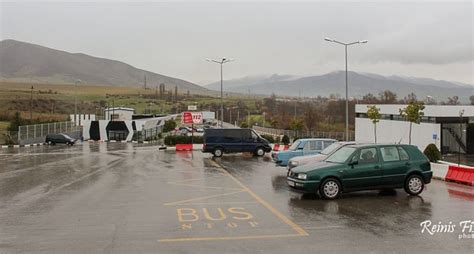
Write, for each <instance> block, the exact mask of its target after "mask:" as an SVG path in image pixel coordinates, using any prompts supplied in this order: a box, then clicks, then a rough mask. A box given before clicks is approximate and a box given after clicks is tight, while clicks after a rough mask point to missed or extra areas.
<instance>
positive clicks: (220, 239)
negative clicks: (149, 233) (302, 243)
mask: <svg viewBox="0 0 474 254" xmlns="http://www.w3.org/2000/svg"><path fill="white" fill-rule="evenodd" d="M297 236H301V235H300V234H286V235H255V236H227V237H225V236H224V237H222V236H221V237H190V238H169V239H160V240H158V242H162V243H167V242H168V243H169V242H187V241H222V240H248V239H272V238H284V237H297Z"/></svg>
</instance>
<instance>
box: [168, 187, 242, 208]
mask: <svg viewBox="0 0 474 254" xmlns="http://www.w3.org/2000/svg"><path fill="white" fill-rule="evenodd" d="M240 192H244V190H238V191H233V192H228V193H223V194H216V195H210V196H205V197H199V198H191V199H186V200H181V201H177V202H170V203H165V204H164V205H165V206H171V205H177V204H182V203H186V202H190V201H196V200H203V199H208V198H214V197H221V196H228V195H233V194H236V193H240Z"/></svg>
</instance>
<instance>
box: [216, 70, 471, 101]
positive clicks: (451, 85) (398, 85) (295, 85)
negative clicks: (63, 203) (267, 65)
mask: <svg viewBox="0 0 474 254" xmlns="http://www.w3.org/2000/svg"><path fill="white" fill-rule="evenodd" d="M348 79H349V96H351V97H354V96H355V97H358V98H360V97H362V96H364V95H366V94H368V93H372V94H374V95H378V93H379V92H381V91H384V90H391V91H393V92H395V93H396V94H397V95H398V98H403V97H405V96H406V95H408V94H410V93H412V92H413V93H415V94H416V95H417V96H418V97H419V98H424V97H425V96H427V95H430V96H432V97H433V98H435V99H438V100H446V99H447V97H450V96H455V95H457V96H459V97H460V98H461V99H462V100H463V101H465V102H467V101H468V97H469V96H470V95H474V86H472V85H468V84H460V83H455V82H449V81H440V80H433V79H427V78H410V77H401V76H389V77H386V76H382V75H377V74H369V73H356V72H349V75H348ZM227 82H229V81H225V82H224V89H225V90H226V91H230V92H240V93H245V92H246V91H249V90H250V91H251V92H252V93H255V94H263V95H270V94H272V93H275V94H276V95H282V96H285V95H287V96H299V95H300V94H302V95H304V96H318V95H319V96H329V95H330V94H339V95H340V96H344V94H345V73H344V72H343V71H336V72H331V73H328V74H324V75H320V76H310V77H303V78H298V79H290V80H278V81H266V82H261V83H250V84H248V85H242V84H240V85H239V86H230V87H227V86H226V83H227Z"/></svg>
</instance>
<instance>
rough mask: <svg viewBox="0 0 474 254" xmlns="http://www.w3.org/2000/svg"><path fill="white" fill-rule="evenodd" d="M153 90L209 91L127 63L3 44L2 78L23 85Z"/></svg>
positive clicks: (0, 52) (0, 47) (21, 44)
mask: <svg viewBox="0 0 474 254" xmlns="http://www.w3.org/2000/svg"><path fill="white" fill-rule="evenodd" d="M145 76H146V80H147V84H148V86H149V87H153V88H154V87H155V86H158V85H159V84H160V83H164V84H165V86H166V87H167V89H168V88H173V89H174V87H175V86H178V89H180V90H181V91H186V90H190V91H191V92H193V93H207V92H209V90H208V89H205V88H203V87H201V86H198V85H196V84H193V83H191V82H188V81H185V80H181V79H176V78H172V77H168V76H164V75H160V74H157V73H153V72H150V71H145V70H141V69H137V68H135V67H133V66H131V65H128V64H126V63H123V62H119V61H115V60H110V59H104V58H97V57H93V56H89V55H85V54H81V53H74V54H73V53H68V52H65V51H60V50H55V49H51V48H47V47H43V46H39V45H35V44H30V43H25V42H20V41H15V40H4V41H1V42H0V78H1V79H3V80H17V81H23V82H29V81H31V82H48V83H74V82H75V80H77V79H80V80H81V81H83V82H84V83H87V84H97V85H112V86H131V87H133V86H143V84H144V77H145Z"/></svg>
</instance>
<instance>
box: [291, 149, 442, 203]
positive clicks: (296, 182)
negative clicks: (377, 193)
mask: <svg viewBox="0 0 474 254" xmlns="http://www.w3.org/2000/svg"><path fill="white" fill-rule="evenodd" d="M432 176H433V172H432V171H431V167H430V162H429V161H428V159H427V158H426V156H425V155H424V154H423V153H422V152H421V151H420V150H418V148H417V147H416V146H413V145H398V144H396V145H374V144H371V145H348V146H344V147H342V148H341V149H339V150H337V151H336V152H334V153H333V154H331V155H330V156H329V157H328V158H327V159H326V160H324V161H322V162H317V163H314V164H313V163H310V164H306V165H303V166H299V167H296V168H293V169H291V170H289V171H288V177H287V182H288V185H289V186H290V187H291V188H292V189H293V190H297V191H302V192H310V193H316V192H319V195H320V196H321V197H322V198H324V199H336V198H338V197H339V196H340V195H341V193H343V192H351V191H358V190H372V189H385V188H395V189H396V188H404V189H405V191H406V192H407V193H408V194H410V195H418V194H420V193H421V192H422V191H423V189H424V185H425V184H428V183H430V182H431V177H432Z"/></svg>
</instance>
